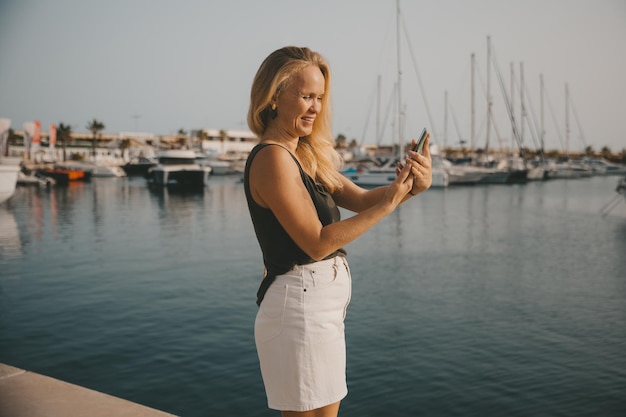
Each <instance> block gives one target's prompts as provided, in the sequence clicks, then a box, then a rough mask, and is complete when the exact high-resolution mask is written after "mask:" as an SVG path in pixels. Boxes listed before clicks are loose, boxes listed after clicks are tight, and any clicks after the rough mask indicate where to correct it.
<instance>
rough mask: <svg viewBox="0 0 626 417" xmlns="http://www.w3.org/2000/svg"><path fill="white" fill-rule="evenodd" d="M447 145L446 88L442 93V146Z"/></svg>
mask: <svg viewBox="0 0 626 417" xmlns="http://www.w3.org/2000/svg"><path fill="white" fill-rule="evenodd" d="M447 146H448V90H446V91H444V93H443V147H444V149H445V148H446V147H447Z"/></svg>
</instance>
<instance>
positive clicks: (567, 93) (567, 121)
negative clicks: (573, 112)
mask: <svg viewBox="0 0 626 417" xmlns="http://www.w3.org/2000/svg"><path fill="white" fill-rule="evenodd" d="M565 156H569V86H568V85H567V83H565Z"/></svg>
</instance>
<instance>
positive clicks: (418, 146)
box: [413, 128, 428, 153]
mask: <svg viewBox="0 0 626 417" xmlns="http://www.w3.org/2000/svg"><path fill="white" fill-rule="evenodd" d="M426 136H428V131H427V130H426V128H424V130H422V134H421V135H420V138H419V140H418V141H417V144H416V145H415V147H414V148H413V152H419V153H422V150H423V149H424V141H425V140H426Z"/></svg>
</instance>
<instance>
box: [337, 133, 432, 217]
mask: <svg viewBox="0 0 626 417" xmlns="http://www.w3.org/2000/svg"><path fill="white" fill-rule="evenodd" d="M429 142H430V136H429V137H428V138H427V139H426V142H425V144H424V154H423V155H420V154H419V153H417V152H413V151H409V158H407V159H406V162H405V164H404V165H402V166H399V167H398V168H397V169H396V174H399V173H400V172H401V170H402V169H403V168H404V167H406V166H410V167H411V174H412V175H413V177H414V182H413V188H412V189H411V193H412V194H409V193H407V195H406V196H404V198H403V199H402V202H404V201H406V200H408V199H409V198H411V197H413V196H416V195H417V194H419V193H421V192H423V191H425V190H427V189H428V188H429V187H430V185H431V183H432V158H431V156H430V150H429V149H428V144H429ZM414 145H415V141H413V143H412V145H411V148H413V146H414ZM342 181H343V189H342V190H341V191H339V192H337V193H335V194H333V198H334V199H335V202H336V203H337V205H339V206H340V207H343V208H345V209H348V210H350V211H353V212H355V213H360V212H362V211H363V210H366V209H368V208H370V207H372V206H373V205H375V204H377V203H378V202H380V200H381V198H383V197H384V195H385V193H386V191H387V187H389V186H388V185H387V186H382V187H377V188H373V189H369V190H368V189H364V188H361V187H359V186H358V185H356V184H354V183H353V182H352V181H350V180H349V179H347V178H346V177H343V178H342Z"/></svg>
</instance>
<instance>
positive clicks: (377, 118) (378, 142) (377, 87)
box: [376, 74, 382, 144]
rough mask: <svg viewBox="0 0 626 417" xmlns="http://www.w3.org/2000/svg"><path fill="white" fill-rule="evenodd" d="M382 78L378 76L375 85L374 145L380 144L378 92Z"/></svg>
mask: <svg viewBox="0 0 626 417" xmlns="http://www.w3.org/2000/svg"><path fill="white" fill-rule="evenodd" d="M381 83H382V77H381V76H380V74H378V80H377V85H376V144H380V141H381V140H382V138H381V132H380V97H381V96H380V90H381Z"/></svg>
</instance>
